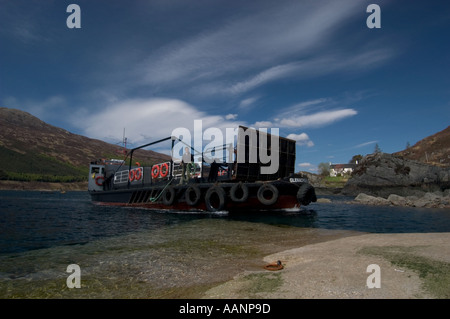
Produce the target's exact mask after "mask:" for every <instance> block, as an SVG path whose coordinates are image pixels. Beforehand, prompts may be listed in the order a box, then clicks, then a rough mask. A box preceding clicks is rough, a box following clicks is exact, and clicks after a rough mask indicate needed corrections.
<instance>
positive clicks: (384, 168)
mask: <svg viewBox="0 0 450 319" xmlns="http://www.w3.org/2000/svg"><path fill="white" fill-rule="evenodd" d="M448 188H450V167H438V166H433V165H428V164H425V163H421V162H417V161H413V160H407V159H404V158H402V157H400V156H395V155H392V154H387V153H375V154H369V155H367V156H365V157H364V158H363V159H362V160H361V162H360V163H359V164H358V166H357V167H356V169H355V170H354V172H353V174H352V177H351V178H350V179H349V180H348V182H347V184H346V185H345V186H344V189H343V190H342V193H343V194H344V195H350V196H357V195H358V194H359V193H365V194H368V195H372V196H379V197H383V198H386V199H387V197H388V196H389V195H391V194H396V195H400V196H418V197H422V196H423V195H424V194H425V193H427V192H435V191H444V190H445V189H448Z"/></svg>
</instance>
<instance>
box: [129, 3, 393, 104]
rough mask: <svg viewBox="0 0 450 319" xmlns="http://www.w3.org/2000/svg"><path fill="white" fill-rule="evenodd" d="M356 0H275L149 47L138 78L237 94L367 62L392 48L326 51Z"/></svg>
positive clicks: (162, 84)
mask: <svg viewBox="0 0 450 319" xmlns="http://www.w3.org/2000/svg"><path fill="white" fill-rule="evenodd" d="M360 8H361V5H360V4H358V3H357V1H353V0H345V1H339V2H336V1H331V0H322V1H314V2H303V1H279V2H277V5H276V6H275V5H267V4H266V5H261V6H259V7H258V9H257V10H248V11H247V12H251V13H249V14H241V15H236V16H235V17H232V16H230V18H229V19H228V21H227V22H228V23H225V24H222V25H220V26H218V27H216V28H212V29H211V28H209V29H207V31H204V32H202V33H200V34H198V33H197V34H192V35H190V36H186V37H184V38H182V39H177V42H173V43H169V44H167V45H165V46H164V47H161V48H159V49H157V50H152V51H151V52H152V53H151V54H150V55H149V56H148V57H147V59H145V61H144V62H143V63H141V64H139V65H138V67H137V69H136V70H135V71H136V74H137V76H136V80H137V81H140V82H142V83H144V84H146V85H151V86H152V87H153V88H154V87H157V88H160V89H161V90H164V89H170V88H174V87H183V89H184V90H191V93H196V94H208V95H209V94H217V93H222V94H230V93H234V94H241V93H244V92H248V91H250V90H253V89H255V88H257V87H259V86H261V85H264V84H267V83H270V82H273V81H276V80H280V79H285V78H290V77H293V76H295V77H299V76H300V77H309V76H320V75H323V74H327V73H330V72H336V71H341V70H346V69H347V68H354V69H358V70H359V71H361V66H364V65H365V66H370V65H373V64H375V63H376V62H381V61H384V60H386V59H388V58H389V57H390V56H391V55H390V51H388V49H384V51H383V52H381V51H382V50H381V49H379V50H378V51H377V52H374V51H373V50H371V49H370V48H362V49H360V50H354V47H352V49H351V50H348V51H345V50H341V51H340V52H337V53H333V54H330V53H329V52H330V50H327V49H324V47H325V48H326V46H327V45H326V44H327V43H329V42H332V43H335V42H334V41H335V39H334V38H333V37H334V36H335V35H336V32H338V30H340V26H341V25H343V24H345V23H346V22H347V21H348V20H351V19H354V17H355V12H356V11H357V10H359V9H360Z"/></svg>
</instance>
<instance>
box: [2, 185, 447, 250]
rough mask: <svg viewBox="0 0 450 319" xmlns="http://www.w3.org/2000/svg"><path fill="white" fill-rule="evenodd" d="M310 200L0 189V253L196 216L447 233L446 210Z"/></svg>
mask: <svg viewBox="0 0 450 319" xmlns="http://www.w3.org/2000/svg"><path fill="white" fill-rule="evenodd" d="M328 198H330V199H332V203H313V204H311V205H309V206H307V207H306V208H302V209H300V210H286V211H280V212H261V213H259V214H255V213H251V214H250V213H248V214H239V215H237V214H227V213H226V212H223V213H218V214H209V213H192V212H189V213H186V212H184V213H183V212H166V211H149V210H145V209H133V208H121V207H107V206H98V205H94V204H92V203H91V201H90V197H89V194H88V193H87V192H68V193H65V194H60V193H57V192H56V193H41V192H27V191H0V253H1V254H11V253H17V252H24V251H29V250H34V249H39V248H48V247H54V246H61V245H76V244H84V243H88V242H91V241H94V240H96V239H101V238H106V237H113V236H118V235H122V234H127V233H133V232H139V231H142V230H153V229H162V228H164V227H167V226H169V225H175V224H179V223H183V222H188V221H192V220H194V219H199V218H214V219H226V220H236V221H247V222H255V223H265V224H271V225H289V226H296V227H306V228H323V229H340V230H355V231H362V232H373V233H406V232H450V210H445V209H419V208H401V207H371V206H363V205H354V204H347V203H346V201H349V200H351V199H352V198H348V197H338V196H336V197H330V196H328Z"/></svg>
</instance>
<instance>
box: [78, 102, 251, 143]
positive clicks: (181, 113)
mask: <svg viewBox="0 0 450 319" xmlns="http://www.w3.org/2000/svg"><path fill="white" fill-rule="evenodd" d="M83 114H84V115H83V116H80V115H81V113H78V114H77V115H76V116H74V117H73V118H72V123H73V125H75V126H76V127H79V128H80V129H81V130H83V132H84V133H85V134H86V135H87V136H89V137H92V138H98V139H103V140H109V141H113V140H118V139H120V138H121V136H122V133H123V129H124V128H125V129H126V135H127V138H128V140H129V141H130V142H131V143H133V144H140V143H144V142H148V141H149V140H154V139H159V138H163V137H167V136H170V135H171V134H172V131H173V130H174V129H176V128H187V129H188V130H189V131H190V132H192V134H194V120H202V126H203V127H202V128H203V129H206V128H209V127H215V128H219V129H221V130H222V131H223V132H226V130H225V129H226V128H234V127H237V126H238V125H240V124H243V125H245V123H242V122H238V121H232V120H233V119H231V118H229V119H226V118H225V117H223V116H220V115H214V114H208V113H206V112H203V111H200V110H199V109H198V108H196V107H194V106H192V105H190V104H188V103H186V102H184V101H181V100H177V99H164V98H154V99H132V100H124V101H120V102H118V103H114V104H111V105H109V106H107V107H104V108H102V109H101V110H100V111H97V112H89V110H84V112H83Z"/></svg>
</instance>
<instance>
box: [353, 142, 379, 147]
mask: <svg viewBox="0 0 450 319" xmlns="http://www.w3.org/2000/svg"><path fill="white" fill-rule="evenodd" d="M375 143H378V141H369V142H365V143H361V144H358V145H355V146H353V147H352V148H361V147H364V146H368V145H372V144H375Z"/></svg>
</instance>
